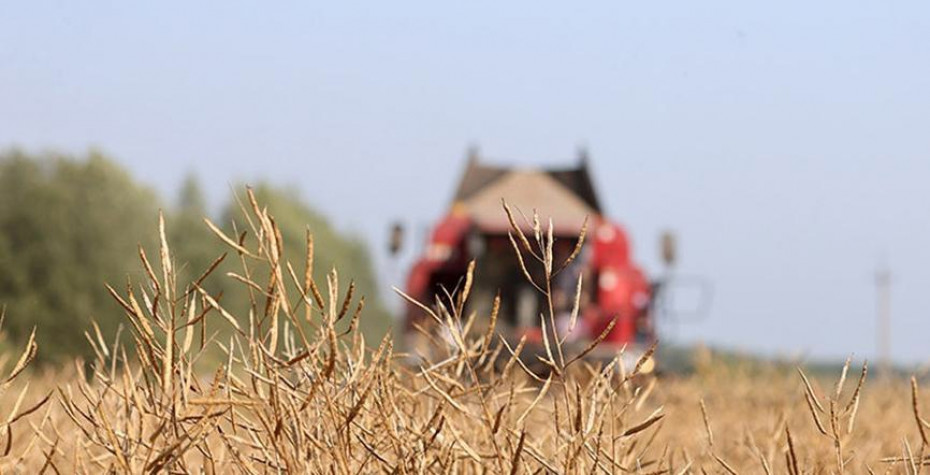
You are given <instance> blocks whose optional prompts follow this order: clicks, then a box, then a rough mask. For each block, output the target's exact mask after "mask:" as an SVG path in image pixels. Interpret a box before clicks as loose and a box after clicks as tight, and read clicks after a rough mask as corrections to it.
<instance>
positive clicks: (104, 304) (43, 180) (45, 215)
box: [0, 150, 390, 362]
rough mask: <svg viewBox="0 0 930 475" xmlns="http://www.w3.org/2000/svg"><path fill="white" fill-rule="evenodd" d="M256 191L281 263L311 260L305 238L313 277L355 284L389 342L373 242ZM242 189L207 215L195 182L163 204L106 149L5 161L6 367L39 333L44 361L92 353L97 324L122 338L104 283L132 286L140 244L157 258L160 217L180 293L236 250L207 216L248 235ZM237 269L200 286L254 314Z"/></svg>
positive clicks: (265, 190) (2, 301) (0, 230)
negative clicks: (11, 354) (332, 274)
mask: <svg viewBox="0 0 930 475" xmlns="http://www.w3.org/2000/svg"><path fill="white" fill-rule="evenodd" d="M253 189H254V191H255V194H256V196H257V197H258V199H259V201H260V202H261V203H262V204H263V205H266V206H267V207H268V209H269V210H270V211H271V212H272V213H273V214H274V216H275V217H276V219H277V224H278V226H279V227H280V229H281V234H282V238H283V240H284V242H285V243H286V246H285V249H286V250H287V252H289V253H290V254H289V255H287V256H285V257H286V258H287V259H289V260H290V261H291V262H293V263H295V267H298V266H297V264H299V263H302V262H303V257H302V251H303V242H304V241H305V239H306V233H307V231H308V230H309V232H310V233H312V234H313V236H314V240H315V244H316V245H315V248H316V253H315V255H316V259H315V265H314V274H315V278H316V279H317V281H318V282H326V277H325V274H326V273H327V272H329V270H330V269H332V268H333V267H334V266H335V267H337V268H338V270H339V274H340V276H342V278H343V279H349V278H351V279H354V280H355V282H356V284H357V286H358V289H359V292H360V293H361V294H364V295H366V311H365V317H364V318H363V319H362V322H361V325H362V329H363V331H365V333H367V334H368V335H369V336H370V337H371V338H376V337H380V336H383V334H384V332H385V331H387V329H388V326H389V322H390V319H389V317H388V315H387V313H386V312H385V311H384V310H383V307H382V306H381V305H379V302H378V301H377V295H376V291H377V287H376V282H375V274H374V271H373V269H372V265H371V260H370V259H369V255H368V250H367V248H366V246H365V244H364V243H363V242H362V241H361V240H360V239H358V238H356V237H353V236H346V235H343V234H341V233H339V232H337V231H336V230H335V229H334V228H333V227H332V225H331V224H330V223H329V222H328V221H327V219H326V217H325V216H323V215H322V214H320V213H319V212H317V211H315V210H314V209H313V208H311V207H310V206H308V205H307V204H306V203H305V202H303V201H302V200H301V198H300V196H299V194H298V193H297V192H296V191H294V190H291V189H286V188H280V187H275V186H272V185H270V184H267V183H259V184H254V185H253ZM244 191H245V187H237V189H236V190H234V191H233V192H232V193H231V196H229V197H228V198H227V199H226V200H225V203H224V204H223V206H222V207H221V208H220V211H219V213H218V214H217V215H214V216H210V213H209V210H208V209H207V205H206V201H205V199H204V196H203V194H202V192H201V189H200V186H199V184H198V181H197V180H196V178H194V177H189V178H188V179H187V180H186V181H185V183H184V185H183V186H182V188H181V190H180V193H179V196H178V197H176V199H175V200H172V201H173V202H166V201H165V200H163V199H162V198H161V197H160V196H158V194H157V193H156V192H155V191H154V190H153V189H151V188H150V187H148V186H145V185H143V184H141V183H139V182H137V181H136V180H135V179H134V178H133V177H132V176H131V175H130V174H129V173H128V172H127V171H126V170H125V169H123V168H122V167H120V166H119V165H118V164H117V163H115V162H114V161H113V160H111V159H109V158H107V157H106V156H104V155H103V154H101V153H99V152H90V153H88V154H87V155H86V156H82V157H76V156H72V155H65V154H57V153H43V154H28V153H25V152H22V151H19V150H12V151H6V152H2V153H0V308H4V309H5V321H4V322H3V332H4V333H5V334H6V337H7V340H6V341H0V359H2V358H3V353H5V352H6V351H7V350H8V349H9V347H10V346H11V345H12V346H16V347H18V348H21V346H22V344H24V342H25V340H26V339H27V338H28V337H29V334H30V333H31V331H32V329H33V328H34V327H35V328H36V329H37V332H36V334H37V339H38V341H39V344H40V345H41V347H42V351H41V352H40V358H41V361H45V362H52V361H63V360H66V359H68V358H72V357H75V356H86V355H88V353H89V351H90V346H89V345H88V343H87V341H86V337H85V331H88V330H90V329H91V328H92V326H91V321H96V322H97V323H98V324H99V326H100V329H101V333H102V334H103V336H104V338H105V339H107V340H112V339H113V338H115V337H116V335H117V334H118V333H119V331H118V328H119V327H120V325H121V324H122V323H123V321H124V320H123V318H124V317H123V315H122V310H121V308H120V307H119V306H118V305H117V304H116V302H115V301H114V300H113V299H112V297H110V296H109V295H108V293H107V291H106V289H105V284H106V283H109V284H110V285H112V286H113V287H115V288H120V287H123V286H125V284H126V282H127V279H130V280H134V281H138V280H139V279H138V278H139V276H140V275H141V274H140V273H141V269H142V266H141V264H140V259H139V247H140V246H141V247H142V248H143V249H144V250H145V251H146V253H147V254H148V256H150V258H153V259H154V258H156V257H157V255H158V252H157V237H158V232H157V230H158V213H159V210H162V212H163V213H164V214H165V219H166V222H167V230H168V241H169V244H170V245H171V248H172V253H173V260H174V264H175V267H176V268H178V269H180V278H179V282H178V285H179V286H180V285H184V284H186V283H187V282H189V281H191V280H193V279H196V278H197V277H198V276H199V275H200V274H201V273H202V272H203V271H205V270H206V269H207V268H208V267H209V266H210V264H211V263H212V262H213V261H214V260H215V259H217V258H218V257H219V256H221V255H223V254H224V253H225V252H227V251H229V248H228V246H226V245H225V244H224V243H222V242H221V241H220V240H219V239H218V238H217V237H216V235H215V234H213V233H212V232H211V231H210V230H209V229H208V228H207V226H206V225H205V224H204V222H203V218H204V217H205V216H207V217H210V219H211V220H212V221H213V222H214V223H217V225H219V226H221V227H222V228H223V229H224V231H226V232H227V233H229V234H230V235H234V236H240V235H241V234H242V233H243V231H245V230H247V229H249V227H248V224H247V223H245V222H242V220H243V218H242V217H243V216H244V215H243V214H242V212H241V208H240V203H241V202H242V201H243V200H244ZM237 195H238V196H237ZM250 238H253V237H251V236H249V235H248V234H246V236H245V239H250ZM239 269H241V266H240V265H239V263H238V256H236V255H235V253H231V255H227V257H226V259H225V260H224V262H223V263H222V265H221V266H220V268H218V269H217V271H216V272H214V273H213V275H212V276H211V278H210V279H208V280H207V281H205V282H204V284H203V285H204V286H205V287H207V288H208V289H209V290H211V291H212V292H214V295H216V294H217V293H222V295H223V299H222V300H223V302H222V303H223V305H224V307H227V308H229V309H230V310H231V311H234V312H235V313H234V314H236V315H240V316H243V318H247V315H248V307H249V302H250V296H249V291H248V287H247V286H245V285H243V284H242V283H241V282H237V281H236V280H235V279H233V278H231V277H229V276H227V274H228V273H230V272H233V273H235V272H241V271H240V270H239ZM92 333H93V332H92ZM123 333H124V335H123V336H124V337H125V334H126V333H128V332H123Z"/></svg>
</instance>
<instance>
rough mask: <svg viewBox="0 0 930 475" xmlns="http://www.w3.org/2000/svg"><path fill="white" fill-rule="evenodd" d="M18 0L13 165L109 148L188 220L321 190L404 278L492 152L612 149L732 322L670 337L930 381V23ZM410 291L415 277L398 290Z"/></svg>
mask: <svg viewBox="0 0 930 475" xmlns="http://www.w3.org/2000/svg"><path fill="white" fill-rule="evenodd" d="M760 3H761V2H745V1H732V2H723V1H702V2H693V1H689V2H624V1H609V2H606V1H605V2H589V3H585V4H580V2H540V1H533V2H499V1H498V2H457V3H455V4H447V3H445V2H419V3H411V2H371V3H370V4H360V3H350V2H333V3H332V4H323V3H319V2H317V3H313V4H310V3H309V2H283V1H282V2H233V1H223V2H212V3H207V2H179V1H162V2H150V3H148V4H147V5H139V4H137V3H135V2H115V1H114V2H46V1H28V2H6V3H5V4H4V5H3V6H0V147H7V146H12V145H19V146H22V147H26V148H28V149H32V150H39V149H45V148H52V149H58V150H64V151H71V152H83V151H85V150H86V149H87V147H89V146H98V147H100V148H102V149H103V150H104V151H106V152H108V153H109V154H111V155H113V156H115V157H116V158H117V159H119V160H120V161H121V162H122V163H123V164H125V165H126V166H127V167H129V168H130V169H131V170H132V171H133V172H134V174H135V175H136V176H137V177H138V178H139V179H140V180H143V181H145V182H147V183H150V184H152V185H153V186H156V187H157V188H159V189H161V190H162V191H163V192H164V193H165V194H166V195H168V196H170V195H171V194H173V193H174V191H175V190H176V189H177V187H178V185H179V183H180V181H181V180H182V179H183V177H184V176H185V175H186V174H187V173H188V172H189V171H195V172H197V173H198V174H199V175H200V177H201V178H202V180H203V181H204V185H205V186H206V188H207V189H208V191H209V193H210V196H211V198H212V199H213V200H214V202H217V201H219V199H220V197H221V196H223V195H224V194H226V193H227V190H228V186H229V184H230V183H232V182H236V181H239V180H246V181H248V180H253V179H255V178H256V177H263V178H267V179H270V180H273V181H275V182H278V183H285V184H294V185H296V186H298V187H299V188H300V189H301V190H302V192H303V194H304V196H305V197H306V198H307V199H308V200H309V201H311V202H312V203H314V204H315V205H316V206H318V207H319V208H321V209H323V210H325V211H326V212H327V213H329V214H332V215H338V218H336V221H337V223H338V224H339V225H340V227H342V228H343V229H349V230H354V231H356V232H358V233H361V234H364V235H365V236H366V238H367V239H368V240H369V241H370V242H371V243H372V244H374V245H375V246H376V247H375V250H376V251H378V252H379V253H380V252H381V250H382V249H383V243H384V240H385V239H384V236H385V231H386V228H387V225H388V223H389V222H390V221H391V220H392V219H394V218H396V217H403V218H406V219H408V221H409V222H411V223H414V224H415V225H417V226H419V225H425V224H427V223H429V222H431V221H432V220H434V219H435V218H436V217H437V216H438V215H440V214H441V213H442V212H443V210H444V207H445V205H446V204H447V202H448V199H449V197H450V194H451V193H452V186H453V185H454V183H455V181H456V180H457V178H458V174H459V172H460V171H461V168H462V164H463V154H464V150H465V147H466V145H467V144H468V143H471V142H477V143H479V144H480V146H481V149H482V151H483V152H484V153H485V154H487V155H488V156H491V157H498V158H500V159H504V160H507V161H510V162H515V163H522V164H535V163H559V162H563V163H564V162H570V161H571V160H573V156H574V150H575V148H576V146H577V145H578V144H581V143H584V144H587V145H588V147H589V149H590V152H591V156H592V160H593V166H594V169H595V171H596V172H597V173H598V176H597V184H598V187H599V189H600V191H601V193H602V194H603V196H604V201H605V202H606V206H607V208H608V210H609V213H610V214H611V215H612V216H613V217H615V218H616V219H618V220H620V221H621V222H623V223H624V224H625V225H626V226H627V227H628V228H629V229H630V232H631V234H632V236H633V239H634V244H635V246H636V251H637V253H638V254H639V256H640V259H641V260H642V261H643V262H644V263H645V265H646V266H647V268H648V269H649V270H650V271H652V272H653V273H654V272H657V271H659V270H660V266H659V265H658V259H657V252H656V248H657V246H656V241H657V236H658V234H659V232H660V231H661V230H662V229H664V228H667V227H670V228H674V229H676V230H677V231H678V233H679V236H680V241H681V243H682V246H681V247H682V249H681V254H682V260H681V269H682V271H684V272H688V273H694V274H701V275H705V276H707V277H708V278H710V279H711V280H712V281H713V282H714V284H715V287H716V294H715V300H714V306H713V309H712V313H711V315H710V318H709V319H707V320H706V321H704V322H701V323H698V324H692V325H682V326H678V327H676V328H675V329H674V332H672V333H671V334H669V335H668V337H669V338H670V339H675V340H677V341H696V340H704V341H708V342H711V343H715V344H720V345H727V346H730V347H736V348H742V349H747V350H758V351H763V352H767V353H780V354H793V353H796V352H804V351H806V352H808V353H809V354H812V355H815V356H826V357H841V356H844V355H846V354H848V353H855V354H857V355H859V356H874V354H875V348H874V337H873V330H874V315H875V294H874V288H873V278H872V273H873V271H874V269H875V267H876V265H877V263H878V262H879V261H881V260H883V259H884V260H885V261H887V262H888V263H889V265H890V267H891V268H892V270H893V271H894V273H895V280H896V283H895V286H894V289H893V302H892V306H893V314H894V327H893V339H894V344H895V348H894V356H895V357H896V358H897V359H899V360H901V361H926V360H928V359H930V344H928V343H927V340H928V335H930V246H928V244H930V185H928V182H930V133H928V132H927V131H928V124H930V120H928V114H930V3H927V2H923V1H901V2H864V1H863V2H852V1H833V2H826V1H823V2H770V4H769V5H761V4H760ZM385 273H389V272H387V271H385Z"/></svg>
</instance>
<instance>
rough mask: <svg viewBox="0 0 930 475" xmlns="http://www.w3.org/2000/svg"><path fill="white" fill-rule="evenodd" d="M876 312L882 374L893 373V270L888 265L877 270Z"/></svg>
mask: <svg viewBox="0 0 930 475" xmlns="http://www.w3.org/2000/svg"><path fill="white" fill-rule="evenodd" d="M875 291H876V297H877V300H876V313H877V317H878V322H877V323H878V326H877V331H876V337H877V340H876V342H877V346H878V356H879V358H880V361H879V364H880V369H881V374H882V375H883V376H889V375H890V374H891V271H890V270H888V267H887V266H886V265H881V266H879V268H878V270H876V271H875Z"/></svg>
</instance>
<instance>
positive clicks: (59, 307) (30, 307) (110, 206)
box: [0, 150, 158, 360]
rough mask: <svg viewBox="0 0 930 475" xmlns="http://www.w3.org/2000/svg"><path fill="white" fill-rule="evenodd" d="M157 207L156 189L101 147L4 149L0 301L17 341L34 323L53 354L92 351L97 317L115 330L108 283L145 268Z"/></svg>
mask: <svg viewBox="0 0 930 475" xmlns="http://www.w3.org/2000/svg"><path fill="white" fill-rule="evenodd" d="M157 211H158V200H157V197H156V195H155V193H154V192H152V191H151V190H150V189H148V188H145V187H143V186H140V185H139V184H137V183H135V182H134V181H133V180H132V178H131V177H130V176H129V174H128V173H126V171H125V170H123V169H122V168H120V167H119V166H117V165H116V164H115V163H113V162H112V161H110V160H109V159H107V158H106V157H104V156H103V155H102V154H100V153H98V152H90V153H89V154H88V155H87V156H86V157H83V158H77V157H72V156H67V155H60V154H51V153H47V154H42V155H38V156H35V155H27V154H25V153H23V152H20V151H15V150H14V151H10V152H6V153H3V154H0V304H5V305H6V307H7V322H6V324H5V326H6V330H7V331H8V332H9V334H10V337H11V338H12V339H13V340H14V342H16V341H21V340H23V339H24V338H26V337H28V334H29V332H30V331H31V330H32V328H33V327H37V329H38V330H37V335H38V338H39V341H40V344H42V345H43V351H42V352H41V354H40V356H41V357H42V358H43V359H45V360H52V359H57V358H59V357H61V356H64V355H75V354H87V352H88V351H89V346H88V344H87V343H86V341H85V339H84V331H86V330H88V329H90V321H91V320H92V319H94V320H96V321H97V322H98V323H99V324H100V326H101V330H102V331H103V333H104V335H106V336H108V337H111V336H112V335H114V334H115V333H116V327H117V326H118V325H119V323H120V322H121V321H122V312H121V310H120V309H119V307H118V306H117V305H116V304H115V303H114V302H113V301H112V298H111V297H110V296H109V295H108V294H107V292H106V290H105V288H104V283H105V282H109V283H111V284H113V285H114V286H120V285H122V283H123V282H125V280H126V278H127V275H128V274H129V273H130V270H134V269H138V268H139V266H138V265H137V262H138V257H137V256H138V252H137V249H138V246H139V245H140V244H143V245H147V246H150V245H151V243H152V241H153V238H154V236H155V233H154V232H153V231H154V230H155V222H156V221H155V220H156V217H157Z"/></svg>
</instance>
